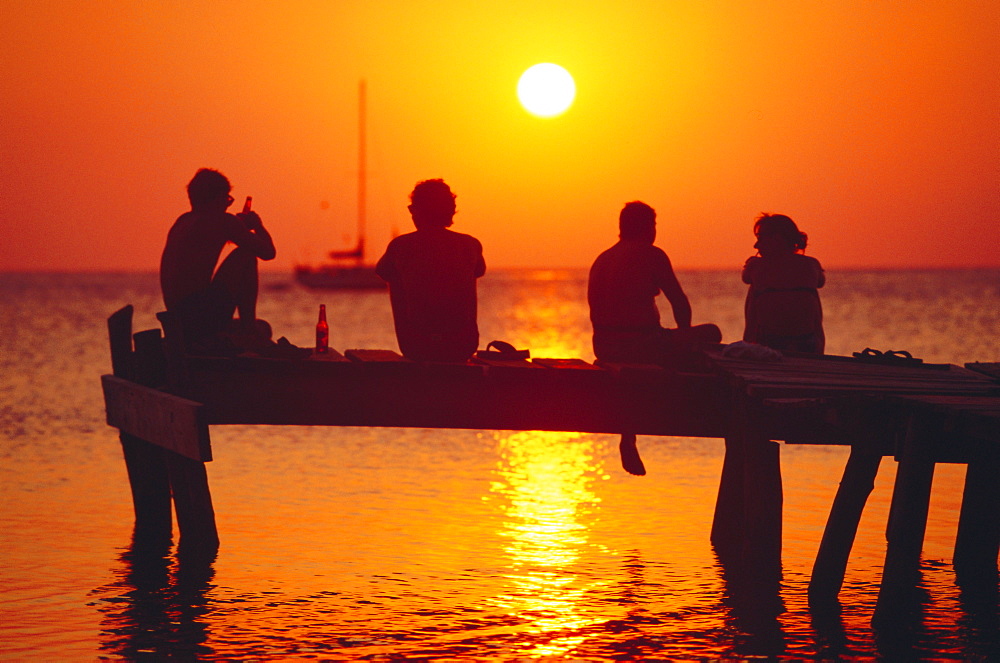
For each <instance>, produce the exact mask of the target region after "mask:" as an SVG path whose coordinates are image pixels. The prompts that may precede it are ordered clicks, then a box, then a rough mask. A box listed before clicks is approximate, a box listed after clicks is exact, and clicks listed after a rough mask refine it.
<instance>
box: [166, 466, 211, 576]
mask: <svg viewBox="0 0 1000 663" xmlns="http://www.w3.org/2000/svg"><path fill="white" fill-rule="evenodd" d="M164 453H165V454H166V457H167V468H168V471H169V474H170V489H171V492H172V493H173V497H174V509H176V511H177V527H178V529H180V541H179V542H178V544H177V554H178V556H179V557H183V558H185V559H211V558H214V557H215V554H216V552H218V550H219V532H218V529H217V528H216V525H215V509H214V508H213V507H212V495H211V493H210V492H209V489H208V474H207V473H206V471H205V463H203V462H201V461H197V460H192V459H190V458H185V457H184V456H181V455H180V454H176V453H174V452H172V451H164Z"/></svg>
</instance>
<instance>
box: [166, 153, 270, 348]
mask: <svg viewBox="0 0 1000 663" xmlns="http://www.w3.org/2000/svg"><path fill="white" fill-rule="evenodd" d="M231 190H232V186H231V185H230V183H229V180H228V179H227V178H226V176H225V175H223V174H222V173H220V172H219V171H217V170H212V169H209V168H202V169H200V170H199V171H198V172H197V173H195V175H194V177H193V178H192V179H191V181H190V182H189V183H188V186H187V193H188V199H189V201H190V203H191V211H190V212H186V213H184V214H182V215H181V216H180V217H179V218H178V219H177V220H176V221H175V222H174V224H173V226H172V227H171V228H170V231H169V233H168V234H167V242H166V245H165V246H164V249H163V255H162V257H161V258H160V287H161V290H162V293H163V303H164V304H165V305H166V307H167V311H168V312H171V313H174V314H176V316H177V318H178V320H179V322H180V325H181V329H182V330H183V333H184V339H185V343H186V345H187V346H188V349H189V350H193V351H197V352H201V353H209V354H220V353H221V354H233V353H238V352H239V351H243V350H255V349H258V348H260V347H266V346H268V345H269V344H270V343H271V340H270V339H271V328H270V325H268V323H267V322H265V321H263V320H258V319H257V292H258V288H259V285H258V271H257V261H258V260H273V259H274V257H275V255H276V251H275V248H274V242H273V240H272V239H271V235H270V233H268V231H267V229H266V228H265V227H264V224H263V222H262V221H261V219H260V216H259V215H258V214H257V213H256V212H253V211H250V210H249V209H246V210H245V211H244V212H241V213H239V214H229V213H228V212H227V211H226V210H227V209H228V208H229V206H230V205H232V204H233V197H232V195H230V192H231ZM248 206H249V205H247V206H246V207H248ZM230 243H231V244H234V245H235V248H234V249H233V250H232V251H231V252H230V253H229V255H227V256H226V258H225V259H224V260H223V261H222V262H221V264H220V263H219V258H220V257H221V256H222V252H223V250H224V249H225V247H226V245H227V244H230ZM217 265H218V267H216V266H217ZM234 313H238V318H237V319H235V320H234V318H233V314H234Z"/></svg>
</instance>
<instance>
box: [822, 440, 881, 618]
mask: <svg viewBox="0 0 1000 663" xmlns="http://www.w3.org/2000/svg"><path fill="white" fill-rule="evenodd" d="M881 462H882V454H881V453H879V452H878V451H870V450H866V449H864V448H862V447H859V446H854V447H851V455H850V457H849V458H848V459H847V465H846V467H844V476H843V478H842V479H841V480H840V487H839V488H838V489H837V496H836V498H834V501H833V507H832V508H831V509H830V518H829V519H828V520H827V522H826V529H825V530H824V531H823V540H822V542H821V543H820V546H819V553H818V554H817V555H816V563H815V564H813V570H812V577H811V578H810V579H809V603H810V605H813V606H816V605H821V604H824V603H827V604H828V603H832V602H834V601H836V599H837V595H838V594H839V593H840V588H841V587H842V586H843V584H844V573H845V572H846V570H847V559H848V557H850V554H851V547H852V546H853V545H854V537H855V536H856V535H857V532H858V523H859V522H860V521H861V513H862V511H863V510H864V508H865V503H866V502H867V501H868V496H869V495H871V492H872V490H873V489H874V488H875V476H876V475H877V474H878V468H879V464H880V463H881Z"/></svg>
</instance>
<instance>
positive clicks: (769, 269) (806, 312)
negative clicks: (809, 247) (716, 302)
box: [743, 214, 826, 354]
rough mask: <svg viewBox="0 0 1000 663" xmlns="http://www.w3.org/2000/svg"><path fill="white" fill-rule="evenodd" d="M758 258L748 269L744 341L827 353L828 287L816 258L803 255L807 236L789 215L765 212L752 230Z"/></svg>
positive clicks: (745, 273) (750, 260)
mask: <svg viewBox="0 0 1000 663" xmlns="http://www.w3.org/2000/svg"><path fill="white" fill-rule="evenodd" d="M753 234H754V235H755V236H756V237H757V242H756V243H755V244H754V245H753V246H754V248H755V249H757V255H755V256H750V257H749V258H747V261H746V264H744V265H743V282H744V283H747V284H749V285H750V289H749V291H748V292H747V299H746V305H745V307H744V310H745V314H746V326H745V328H744V332H743V340H744V341H746V342H748V343H757V344H759V345H765V346H767V347H769V348H774V349H775V350H793V351H797V352H807V353H811V354H823V350H824V348H825V346H826V337H825V335H824V333H823V307H822V305H821V304H820V300H819V288H822V287H823V284H824V283H826V276H825V274H824V272H823V267H822V265H820V263H819V261H818V260H816V258H813V257H811V256H806V255H803V252H804V251H805V248H806V240H807V236H806V234H805V233H804V232H801V231H800V230H799V228H798V226H796V225H795V222H794V221H792V220H791V219H790V218H789V217H787V216H785V215H784V214H761V215H760V217H758V218H757V221H756V223H754V226H753Z"/></svg>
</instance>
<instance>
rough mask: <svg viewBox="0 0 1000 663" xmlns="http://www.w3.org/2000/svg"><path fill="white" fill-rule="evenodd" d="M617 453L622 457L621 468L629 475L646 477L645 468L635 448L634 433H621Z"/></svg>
mask: <svg viewBox="0 0 1000 663" xmlns="http://www.w3.org/2000/svg"><path fill="white" fill-rule="evenodd" d="M618 451H619V452H620V453H621V456H622V467H623V468H625V471H626V472H628V473H629V474H634V475H636V476H639V477H641V476H645V475H646V466H645V465H643V464H642V458H640V457H639V448H638V447H637V446H636V436H635V433H622V440H621V442H619V443H618Z"/></svg>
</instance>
